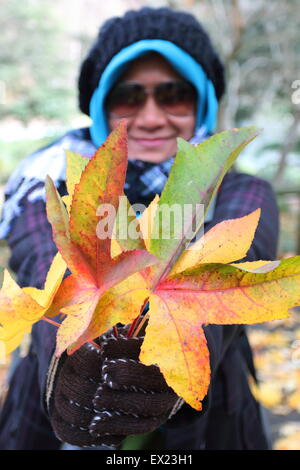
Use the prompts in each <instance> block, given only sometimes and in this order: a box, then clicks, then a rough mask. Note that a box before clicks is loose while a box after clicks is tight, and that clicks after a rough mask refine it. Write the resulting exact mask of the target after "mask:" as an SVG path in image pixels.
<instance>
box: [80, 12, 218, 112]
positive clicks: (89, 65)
mask: <svg viewBox="0 0 300 470" xmlns="http://www.w3.org/2000/svg"><path fill="white" fill-rule="evenodd" d="M142 39H163V40H166V41H170V42H173V43H174V44H176V45H177V46H179V47H181V48H182V49H183V50H185V51H186V52H187V53H188V54H190V55H191V56H192V57H193V58H194V59H195V60H196V61H197V62H198V63H199V64H200V65H201V66H202V67H203V69H204V71H205V72H206V74H207V76H208V78H209V79H210V80H211V81H212V83H213V85H214V88H215V91H216V97H217V99H218V100H220V98H221V97H222V95H223V93H224V90H225V79H224V67H223V65H222V63H221V61H220V59H219V57H218V55H217V53H216V52H215V50H214V48H213V46H212V44H211V41H210V39H209V36H208V34H207V33H206V31H205V30H204V29H203V27H202V26H201V24H200V23H199V22H198V21H197V20H196V18H194V17H193V16H192V15H190V14H189V13H186V12H179V11H174V10H171V9H169V8H149V7H145V8H142V9H140V10H131V11H128V12H127V13H126V14H125V15H124V16H123V17H115V18H111V19H109V20H108V21H106V22H105V23H104V24H103V26H102V27H101V28H100V30H99V34H98V37H97V39H96V41H95V43H94V45H93V46H92V48H91V49H90V51H89V53H88V55H87V57H86V59H85V60H84V61H83V63H82V65H81V69H80V74H79V107H80V110H81V111H82V112H83V113H85V114H87V115H89V112H90V111H89V105H90V100H91V97H92V95H93V92H94V90H95V89H96V88H97V86H98V83H99V80H100V77H101V75H102V73H103V71H104V70H105V67H106V66H107V64H108V63H109V62H110V60H111V59H112V58H113V57H114V56H115V55H116V54H117V53H118V52H119V51H120V50H121V49H123V48H124V47H126V46H129V45H130V44H133V43H135V42H137V41H141V40H142Z"/></svg>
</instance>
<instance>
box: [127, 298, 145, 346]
mask: <svg viewBox="0 0 300 470" xmlns="http://www.w3.org/2000/svg"><path fill="white" fill-rule="evenodd" d="M148 300H149V297H146V299H145V300H144V303H143V305H142V306H141V309H140V313H139V315H138V316H137V317H136V318H135V319H134V320H133V322H132V324H131V326H130V328H129V330H128V332H127V338H131V337H132V333H133V331H134V329H135V327H136V325H137V323H138V321H139V319H140V318H141V315H142V314H143V311H144V308H145V306H146V304H147V302H148Z"/></svg>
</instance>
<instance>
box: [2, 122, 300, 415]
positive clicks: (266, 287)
mask: <svg viewBox="0 0 300 470" xmlns="http://www.w3.org/2000/svg"><path fill="white" fill-rule="evenodd" d="M256 134H257V131H256V129H254V128H251V127H250V128H244V129H240V130H232V131H226V132H223V133H221V134H218V135H216V136H213V137H212V138H210V139H208V140H207V141H205V142H203V143H202V144H200V145H198V146H196V147H193V146H191V145H190V144H188V143H186V142H184V141H183V140H181V139H179V141H178V142H179V150H178V154H177V156H176V160H175V163H174V165H173V168H172V171H171V174H170V177H169V179H168V182H167V184H166V186H165V189H164V191H163V193H162V195H161V198H160V200H159V201H158V200H157V199H156V200H155V201H154V202H153V204H151V205H150V206H149V208H148V209H147V210H146V211H145V213H144V214H143V216H142V217H141V219H140V224H139V222H138V221H137V220H135V219H132V217H131V218H130V217H129V218H128V220H129V219H130V221H131V222H132V223H135V224H136V229H137V230H138V229H140V231H141V233H142V234H143V235H144V238H138V239H136V240H130V239H125V240H121V239H119V240H118V242H119V243H116V241H114V244H113V247H112V246H111V235H112V226H111V225H110V226H109V229H108V236H107V237H106V238H102V239H101V238H99V237H98V236H97V224H98V222H99V218H98V216H97V208H98V206H99V205H100V204H101V205H103V204H110V205H111V206H112V207H113V208H114V209H115V211H117V209H118V205H119V197H120V196H122V195H123V187H124V179H125V174H126V162H127V147H126V132H125V127H124V124H121V125H120V127H119V128H117V129H116V130H115V131H114V132H113V133H112V134H111V135H110V137H109V138H108V140H107V141H106V143H105V144H104V145H103V146H102V147H101V148H100V149H99V150H98V151H97V152H96V154H95V156H94V157H93V158H92V159H91V160H90V161H89V162H88V163H86V161H84V160H85V159H84V158H83V157H80V156H78V155H74V154H72V153H69V155H68V159H69V174H68V191H69V196H68V197H67V198H66V199H65V202H66V205H67V208H68V211H69V213H68V211H67V209H66V208H65V206H64V204H63V202H62V200H61V198H60V196H59V195H58V193H57V191H56V189H55V187H54V185H53V183H52V182H51V181H50V180H48V182H47V212H48V218H49V221H50V223H51V224H52V228H53V236H54V240H55V242H56V245H57V247H58V250H59V251H60V253H61V255H62V257H63V259H64V261H65V263H66V264H67V266H68V268H69V269H70V271H71V272H72V274H71V275H70V276H68V277H67V278H66V279H64V281H63V282H62V283H61V285H60V286H59V284H60V281H59V280H58V281H57V282H55V283H54V285H55V289H52V290H51V296H50V300H49V302H48V303H46V310H45V308H44V310H43V312H42V315H41V316H44V315H47V317H51V316H54V315H57V314H58V313H59V312H61V313H62V314H63V315H65V318H64V319H63V321H62V324H61V326H60V327H59V329H58V335H57V350H56V353H57V354H58V355H59V354H61V353H62V352H63V351H64V350H65V349H66V348H68V352H69V353H72V352H73V351H75V350H76V349H78V348H80V346H81V345H83V344H84V343H85V342H88V341H91V340H93V339H94V338H96V337H98V336H100V335H101V334H102V333H104V332H105V331H107V330H108V329H109V328H111V327H113V326H114V325H115V324H117V323H122V324H128V323H131V322H132V321H134V320H135V319H136V318H137V317H139V315H140V314H141V312H142V310H143V306H144V305H145V303H146V302H147V301H149V312H148V313H147V317H146V318H149V322H148V325H147V328H146V335H145V340H144V342H143V345H142V349H141V355H140V360H141V361H142V362H143V363H144V364H146V365H150V364H157V365H158V366H159V368H160V370H161V372H162V373H163V375H164V377H165V380H166V381H167V383H168V385H169V386H170V387H172V389H173V390H174V391H175V392H176V394H177V395H179V396H181V397H183V398H184V400H185V401H186V402H187V403H189V404H190V405H191V406H193V407H194V408H196V409H198V410H199V409H201V401H202V400H203V397H204V396H205V394H206V393H207V389H208V385H209V381H210V366H209V351H208V348H207V344H206V338H205V335H204V332H203V328H202V327H203V325H206V324H209V323H214V324H239V323H255V322H261V321H266V320H272V319H277V318H283V317H285V316H287V315H288V309H289V308H291V307H293V306H295V305H297V304H299V303H300V294H299V292H300V289H299V286H300V259H299V257H296V258H292V259H289V260H284V261H282V262H281V263H280V264H279V265H275V266H274V264H270V263H269V262H267V261H262V262H259V263H257V262H255V263H245V264H244V263H242V264H228V263H233V262H234V261H238V260H240V259H242V258H243V257H245V255H246V253H247V251H248V249H249V247H250V245H251V242H252V239H253V236H254V233H255V229H256V226H257V223H258V219H259V210H257V211H255V212H254V213H252V214H249V215H248V216H246V217H243V218H241V219H237V220H231V221H224V222H222V223H220V224H218V225H217V226H215V227H214V228H213V229H212V230H210V231H209V232H208V233H207V234H205V236H204V237H202V238H201V239H200V240H198V241H197V242H196V243H195V245H194V246H193V249H192V250H187V249H186V247H187V244H188V243H189V240H190V239H191V233H192V231H193V230H194V231H195V227H194V225H195V224H194V222H195V220H198V222H197V224H196V225H197V227H196V229H197V230H198V229H199V228H200V226H201V224H202V223H203V218H202V219H201V217H200V218H198V215H199V214H198V213H197V211H198V208H199V204H205V207H206V209H207V207H208V205H209V202H210V201H211V199H212V197H213V196H214V195H215V194H216V191H217V189H218V187H219V185H220V183H221V181H222V178H223V177H224V175H225V173H226V171H227V170H228V169H229V167H230V166H231V164H232V163H233V162H234V160H235V159H236V157H237V155H238V153H239V152H240V150H241V149H242V148H243V147H245V145H246V144H247V143H248V142H250V141H251V140H252V139H253V138H254V137H255V136H256ZM173 204H177V205H179V206H180V207H184V206H185V205H187V204H191V205H192V206H193V207H195V211H194V213H193V216H192V218H191V220H190V223H188V224H187V225H185V228H184V231H183V233H182V232H181V234H180V230H182V226H179V224H178V221H177V220H176V218H174V219H173V221H172V222H171V223H170V221H168V224H169V225H168V226H167V227H165V226H164V221H163V224H161V222H160V220H161V217H160V215H159V213H160V211H161V209H162V208H163V207H164V206H166V205H167V206H168V207H171V206H172V205H173ZM127 206H128V207H129V203H127ZM150 212H151V213H150ZM118 220H120V219H118ZM147 220H148V221H149V222H150V223H149V224H147ZM147 225H148V227H147ZM166 228H167V233H168V234H169V236H168V237H165V236H164V233H165V229H166ZM192 228H193V230H192ZM115 244H117V253H118V254H116V253H113V254H112V252H111V249H112V248H114V247H115ZM277 264H278V263H277ZM274 267H275V269H273V268H274ZM2 291H5V292H6V294H5V295H6V297H5V295H4V294H3V293H2ZM2 291H1V294H2V298H3V299H4V301H2V303H0V305H1V309H2V310H0V312H1V315H2V317H0V321H1V318H5V319H6V320H5V324H4V323H3V322H2V321H1V323H2V324H3V325H4V326H3V327H2V329H1V331H2V332H4V333H5V332H7V331H8V329H9V325H10V320H9V318H10V319H11V320H12V319H13V315H20V313H17V314H16V312H20V311H22V309H23V310H24V312H26V308H27V307H26V298H25V297H24V298H23V297H22V298H21V297H20V298H21V301H20V303H19V304H18V305H15V304H13V303H12V302H13V301H12V298H11V297H12V294H10V293H9V290H8V289H7V284H6V285H5V286H4V288H3V289H2ZM21 291H22V296H24V295H25V294H26V290H25V289H22V290H21ZM7 292H8V293H7ZM3 295H4V297H3ZM13 295H15V294H13ZM26 295H28V294H26ZM7 296H8V297H9V298H10V300H7ZM5 299H6V300H5ZM0 300H1V297H0ZM22 302H23V303H22ZM9 304H10V305H15V306H14V307H12V308H10V310H9V308H8V305H9ZM12 312H13V314H12ZM22 315H23V316H24V314H22ZM39 315H40V313H39ZM41 316H38V315H36V316H34V317H33V321H32V322H34V321H37V320H38V319H40V318H41ZM21 318H22V319H23V317H21ZM25 318H27V317H26V315H25ZM27 326H28V325H27V324H26V327H27ZM29 326H30V325H29ZM5 334H6V333H5ZM16 342H17V341H15V343H14V344H16Z"/></svg>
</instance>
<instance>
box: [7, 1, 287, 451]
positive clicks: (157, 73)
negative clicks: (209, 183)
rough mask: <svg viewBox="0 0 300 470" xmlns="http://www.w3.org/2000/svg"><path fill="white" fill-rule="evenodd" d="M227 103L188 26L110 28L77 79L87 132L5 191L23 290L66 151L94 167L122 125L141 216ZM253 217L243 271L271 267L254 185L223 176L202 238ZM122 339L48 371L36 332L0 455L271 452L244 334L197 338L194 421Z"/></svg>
mask: <svg viewBox="0 0 300 470" xmlns="http://www.w3.org/2000/svg"><path fill="white" fill-rule="evenodd" d="M223 92H224V76H223V66H222V64H221V62H220V60H219V58H218V56H217V54H216V52H215V51H214V49H213V47H212V45H211V42H210V39H209V37H208V36H207V34H206V33H205V31H204V30H203V28H202V26H201V25H200V24H199V23H198V22H197V21H196V20H195V18H193V17H192V16H191V15H189V14H187V13H183V12H175V11H172V10H170V9H167V8H161V9H150V8H143V9H141V10H139V11H130V12H128V13H127V14H126V15H125V16H124V17H123V18H113V19H111V20H109V21H108V22H106V23H105V24H104V26H102V28H101V30H100V32H99V35H98V38H97V40H96V42H95V44H94V46H93V47H92V49H91V50H90V52H89V54H88V56H87V58H86V59H85V61H84V62H83V64H82V67H81V71H80V77H79V102H80V109H81V110H82V111H83V112H84V113H86V114H88V115H90V116H91V118H92V125H91V127H90V128H86V129H79V130H75V131H70V132H68V133H67V134H66V135H65V136H63V137H62V138H61V139H60V140H59V141H57V142H54V143H53V144H51V145H50V146H48V147H47V148H45V149H42V150H40V151H38V152H36V153H35V154H33V155H30V156H29V157H27V159H25V160H24V162H23V164H21V166H20V168H19V169H18V170H17V171H16V173H15V174H14V175H13V176H12V178H11V180H10V182H9V183H8V186H7V190H6V204H5V206H4V212H3V220H2V225H1V230H2V236H5V237H6V238H7V240H8V243H9V245H10V247H11V250H12V254H11V258H10V267H11V268H12V269H13V270H14V271H15V272H16V273H17V275H18V281H19V283H20V285H22V286H25V285H31V286H36V287H41V286H42V285H43V283H44V280H45V277H46V273H47V270H48V268H49V265H50V263H51V261H52V258H53V256H54V254H55V252H56V247H55V245H54V243H53V241H52V236H51V228H50V225H49V223H48V221H47V218H46V214H45V202H44V179H45V176H46V175H47V174H50V176H52V178H53V179H54V180H55V182H56V185H57V187H58V189H59V191H60V193H61V194H65V192H66V188H65V157H64V150H65V149H67V148H69V149H71V150H73V151H75V152H78V153H81V154H85V155H88V156H91V155H92V154H93V153H94V151H95V150H96V148H97V147H98V146H99V145H101V144H102V143H103V142H104V140H105V139H106V137H107V135H108V133H109V131H110V130H112V129H113V128H114V127H115V126H116V125H117V124H118V122H119V120H120V119H124V118H125V119H126V121H127V128H128V149H129V157H130V158H129V164H128V171H127V177H126V184H125V188H124V189H125V193H126V195H127V196H128V198H129V200H130V202H131V203H132V204H133V203H139V202H140V203H143V204H148V203H149V202H150V201H151V200H152V199H153V197H154V195H155V194H157V193H160V192H161V191H162V189H163V187H164V184H165V182H166V180H167V177H168V174H169V171H170V168H171V166H172V163H173V158H172V157H173V156H174V155H175V153H176V138H177V137H183V138H184V139H186V140H189V141H190V142H192V143H198V142H201V141H202V140H203V139H205V138H206V137H207V136H209V135H210V134H212V133H213V132H214V130H215V127H216V118H217V110H218V101H219V100H220V98H221V96H222V95H223ZM258 207H260V208H261V210H262V215H261V218H260V222H259V226H258V228H257V231H256V235H255V239H254V242H253V244H252V247H251V249H250V251H249V253H248V256H247V259H248V260H256V259H274V258H275V256H276V245H277V236H278V213H277V207H276V203H275V199H274V195H273V193H272V190H271V188H270V186H269V184H268V183H266V182H264V181H262V180H260V179H258V178H255V177H252V176H249V175H244V174H238V173H234V172H231V173H229V174H228V175H226V176H225V178H224V181H223V184H222V186H221V189H220V191H219V193H218V197H217V199H216V200H215V203H214V206H212V209H211V210H210V213H209V215H208V216H207V218H206V221H205V230H208V229H209V228H211V227H212V226H213V225H215V224H217V223H218V222H220V221H222V220H224V219H230V218H236V217H241V216H243V215H246V214H248V213H250V212H251V211H253V210H255V209H256V208H258ZM124 328H125V331H126V327H124ZM124 328H121V329H120V331H119V338H118V340H116V339H115V338H114V337H113V336H112V335H111V333H110V332H108V333H107V334H106V335H104V336H103V337H101V338H100V339H99V342H100V343H101V345H102V349H101V351H102V352H101V354H98V353H97V350H95V349H93V348H91V347H88V346H83V347H82V348H81V349H80V350H79V351H78V352H77V353H75V354H74V355H72V356H70V357H66V356H63V357H62V358H61V360H59V361H58V362H57V361H53V360H52V361H51V357H52V354H53V350H54V342H55V329H54V327H53V328H52V326H51V325H48V324H46V323H45V322H40V323H38V324H36V325H35V326H34V327H33V332H32V344H31V348H30V351H29V354H28V356H27V357H26V358H25V359H23V360H22V361H21V362H20V364H19V365H18V366H17V368H16V370H15V373H14V374H13V377H12V380H11V384H10V392H9V394H8V397H7V400H6V403H5V406H4V409H3V411H2V417H1V423H0V424H1V426H0V431H1V434H0V447H1V448H11V449H38V448H44V449H45V448H52V449H55V448H59V446H60V441H62V442H68V443H70V444H73V445H76V446H80V447H88V448H92V447H93V446H99V445H100V446H102V445H106V446H117V447H120V446H121V445H122V443H123V441H124V438H125V437H126V436H127V435H131V434H134V435H143V436H144V438H145V435H146V437H147V439H148V441H146V442H144V444H143V446H144V448H148V449H149V448H153V446H154V448H159V449H266V448H268V442H267V438H266V436H265V433H264V429H263V425H262V420H261V416H260V409H259V407H258V404H257V403H256V401H255V400H254V398H253V397H252V395H251V393H250V390H249V387H248V381H247V372H248V370H250V372H252V374H255V372H254V368H253V364H252V360H251V352H250V349H249V346H248V343H247V339H246V335H245V332H244V330H243V328H242V327H241V326H208V327H206V329H205V333H206V337H207V342H208V347H209V350H210V359H211V369H212V381H211V385H210V389H209V393H208V395H207V397H206V399H205V401H204V407H203V410H202V411H201V412H196V411H195V410H193V409H192V408H190V407H189V406H188V405H186V404H182V401H181V400H180V399H179V397H177V396H176V395H175V393H174V392H173V391H172V390H171V389H170V388H169V387H168V386H167V384H166V383H165V381H164V379H163V377H162V375H161V374H160V372H159V370H158V368H157V367H155V366H144V365H143V364H141V363H139V361H138V354H139V349H140V345H141V341H142V340H141V339H138V340H128V339H126V336H125V335H124ZM136 445H137V444H136ZM140 446H141V444H140Z"/></svg>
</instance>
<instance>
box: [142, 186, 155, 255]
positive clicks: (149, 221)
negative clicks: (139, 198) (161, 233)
mask: <svg viewBox="0 0 300 470" xmlns="http://www.w3.org/2000/svg"><path fill="white" fill-rule="evenodd" d="M158 202H159V196H158V194H156V196H155V198H154V199H153V201H152V202H151V203H150V204H149V206H148V207H147V208H146V209H145V210H144V212H143V214H142V215H141V217H140V218H139V223H140V228H141V232H142V234H143V239H144V242H145V245H146V248H147V250H148V251H150V242H151V234H152V228H153V221H154V216H155V213H156V209H157V205H158Z"/></svg>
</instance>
